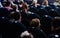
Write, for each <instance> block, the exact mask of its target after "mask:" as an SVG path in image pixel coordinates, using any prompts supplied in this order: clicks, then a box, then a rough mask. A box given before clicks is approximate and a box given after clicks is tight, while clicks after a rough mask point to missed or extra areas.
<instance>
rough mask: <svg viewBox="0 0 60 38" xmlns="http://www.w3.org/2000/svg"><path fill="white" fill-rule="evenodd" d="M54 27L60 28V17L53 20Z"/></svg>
mask: <svg viewBox="0 0 60 38" xmlns="http://www.w3.org/2000/svg"><path fill="white" fill-rule="evenodd" d="M52 25H53V26H54V27H55V28H57V27H59V26H60V17H54V18H53V20H52Z"/></svg>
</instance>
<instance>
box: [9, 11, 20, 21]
mask: <svg viewBox="0 0 60 38" xmlns="http://www.w3.org/2000/svg"><path fill="white" fill-rule="evenodd" d="M9 17H10V19H15V20H19V19H20V17H21V14H20V12H17V11H12V12H11V13H10V16H9Z"/></svg>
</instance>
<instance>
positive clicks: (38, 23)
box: [30, 18, 40, 27]
mask: <svg viewBox="0 0 60 38" xmlns="http://www.w3.org/2000/svg"><path fill="white" fill-rule="evenodd" d="M30 26H33V27H38V26H40V20H39V19H38V18H35V19H32V21H31V22H30Z"/></svg>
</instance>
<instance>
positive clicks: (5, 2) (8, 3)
mask: <svg viewBox="0 0 60 38" xmlns="http://www.w3.org/2000/svg"><path fill="white" fill-rule="evenodd" d="M2 5H3V6H4V7H5V6H10V2H8V1H3V2H2Z"/></svg>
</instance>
